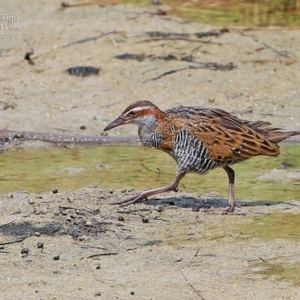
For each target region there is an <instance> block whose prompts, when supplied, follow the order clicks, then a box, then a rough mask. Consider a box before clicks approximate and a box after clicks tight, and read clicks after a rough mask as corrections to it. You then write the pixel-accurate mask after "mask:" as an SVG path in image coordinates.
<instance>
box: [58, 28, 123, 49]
mask: <svg viewBox="0 0 300 300" xmlns="http://www.w3.org/2000/svg"><path fill="white" fill-rule="evenodd" d="M116 33H118V34H120V33H122V32H121V31H118V30H112V31H109V32H106V33H102V34H99V35H96V36H92V37H89V38H85V39H81V40H77V41H74V42H71V43H68V44H66V45H63V46H59V47H58V48H66V47H70V46H73V45H76V44H84V43H87V42H91V41H97V40H98V39H101V38H102V37H105V36H107V35H110V34H116Z"/></svg>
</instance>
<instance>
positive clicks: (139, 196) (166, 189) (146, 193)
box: [112, 173, 185, 206]
mask: <svg viewBox="0 0 300 300" xmlns="http://www.w3.org/2000/svg"><path fill="white" fill-rule="evenodd" d="M184 175H185V173H177V175H176V178H175V180H174V181H172V182H171V183H170V184H169V185H167V186H164V187H160V188H156V189H152V190H147V191H143V192H141V193H139V194H136V195H134V196H132V197H130V198H128V199H125V200H123V201H119V202H114V203H112V204H119V205H120V206H126V205H130V204H133V203H137V202H140V201H142V200H143V199H145V198H147V197H149V196H153V195H156V194H160V193H165V192H169V191H173V190H175V189H176V188H177V186H178V184H179V182H180V180H181V179H182V178H183V177H184Z"/></svg>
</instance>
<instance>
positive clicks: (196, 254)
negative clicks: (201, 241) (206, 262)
mask: <svg viewBox="0 0 300 300" xmlns="http://www.w3.org/2000/svg"><path fill="white" fill-rule="evenodd" d="M199 251H200V248H199V249H198V250H197V251H196V253H195V254H194V256H195V257H197V256H198V253H199Z"/></svg>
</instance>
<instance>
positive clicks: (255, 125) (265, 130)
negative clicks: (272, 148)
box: [247, 121, 300, 144]
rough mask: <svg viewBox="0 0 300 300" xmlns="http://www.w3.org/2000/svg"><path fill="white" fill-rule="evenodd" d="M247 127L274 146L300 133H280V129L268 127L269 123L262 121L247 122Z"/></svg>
mask: <svg viewBox="0 0 300 300" xmlns="http://www.w3.org/2000/svg"><path fill="white" fill-rule="evenodd" d="M247 125H248V126H250V127H251V128H252V129H254V130H255V131H256V132H258V133H260V134H262V135H263V136H264V137H266V138H267V140H268V141H270V142H272V143H275V144H277V143H279V142H281V141H283V140H286V139H288V138H290V137H292V136H295V135H300V131H282V129H281V128H272V127H270V126H269V125H271V123H269V122H264V121H254V122H253V121H248V122H247Z"/></svg>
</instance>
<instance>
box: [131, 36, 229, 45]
mask: <svg viewBox="0 0 300 300" xmlns="http://www.w3.org/2000/svg"><path fill="white" fill-rule="evenodd" d="M168 40H169V41H177V40H178V41H186V42H196V43H202V44H214V45H223V43H217V42H211V41H201V40H198V39H190V38H180V37H163V38H150V39H145V40H142V41H139V42H136V44H140V43H147V42H152V41H154V42H155V41H168Z"/></svg>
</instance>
